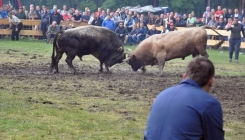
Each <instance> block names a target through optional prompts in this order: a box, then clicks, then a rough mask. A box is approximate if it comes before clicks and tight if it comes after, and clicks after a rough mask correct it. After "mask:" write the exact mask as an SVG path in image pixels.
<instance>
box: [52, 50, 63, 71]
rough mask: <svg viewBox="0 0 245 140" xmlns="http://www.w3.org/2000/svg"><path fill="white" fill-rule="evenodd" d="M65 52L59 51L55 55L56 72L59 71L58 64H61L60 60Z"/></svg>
mask: <svg viewBox="0 0 245 140" xmlns="http://www.w3.org/2000/svg"><path fill="white" fill-rule="evenodd" d="M63 53H64V52H57V55H56V57H55V64H54V66H55V73H59V68H58V64H59V61H60V59H61V58H62V55H63Z"/></svg>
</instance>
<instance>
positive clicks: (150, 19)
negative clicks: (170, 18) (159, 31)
mask: <svg viewBox="0 0 245 140" xmlns="http://www.w3.org/2000/svg"><path fill="white" fill-rule="evenodd" d="M148 21H149V23H148V24H150V25H153V24H155V21H156V18H155V16H154V14H152V13H149V18H148Z"/></svg>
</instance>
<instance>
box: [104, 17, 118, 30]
mask: <svg viewBox="0 0 245 140" xmlns="http://www.w3.org/2000/svg"><path fill="white" fill-rule="evenodd" d="M102 27H106V28H108V29H110V30H112V31H114V30H115V24H114V21H113V20H111V16H110V15H107V16H106V19H105V20H104V21H103V22H102Z"/></svg>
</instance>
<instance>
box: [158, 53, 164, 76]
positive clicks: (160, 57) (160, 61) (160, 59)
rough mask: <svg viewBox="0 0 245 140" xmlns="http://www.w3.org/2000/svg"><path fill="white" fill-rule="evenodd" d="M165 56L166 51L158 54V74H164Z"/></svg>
mask: <svg viewBox="0 0 245 140" xmlns="http://www.w3.org/2000/svg"><path fill="white" fill-rule="evenodd" d="M165 57H166V54H165V53H160V54H159V55H158V56H157V60H158V65H159V74H158V76H163V68H164V65H165V62H166V61H165Z"/></svg>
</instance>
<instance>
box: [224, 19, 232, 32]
mask: <svg viewBox="0 0 245 140" xmlns="http://www.w3.org/2000/svg"><path fill="white" fill-rule="evenodd" d="M231 24H232V18H228V21H227V24H226V26H225V29H228V27H230V26H231Z"/></svg>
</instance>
